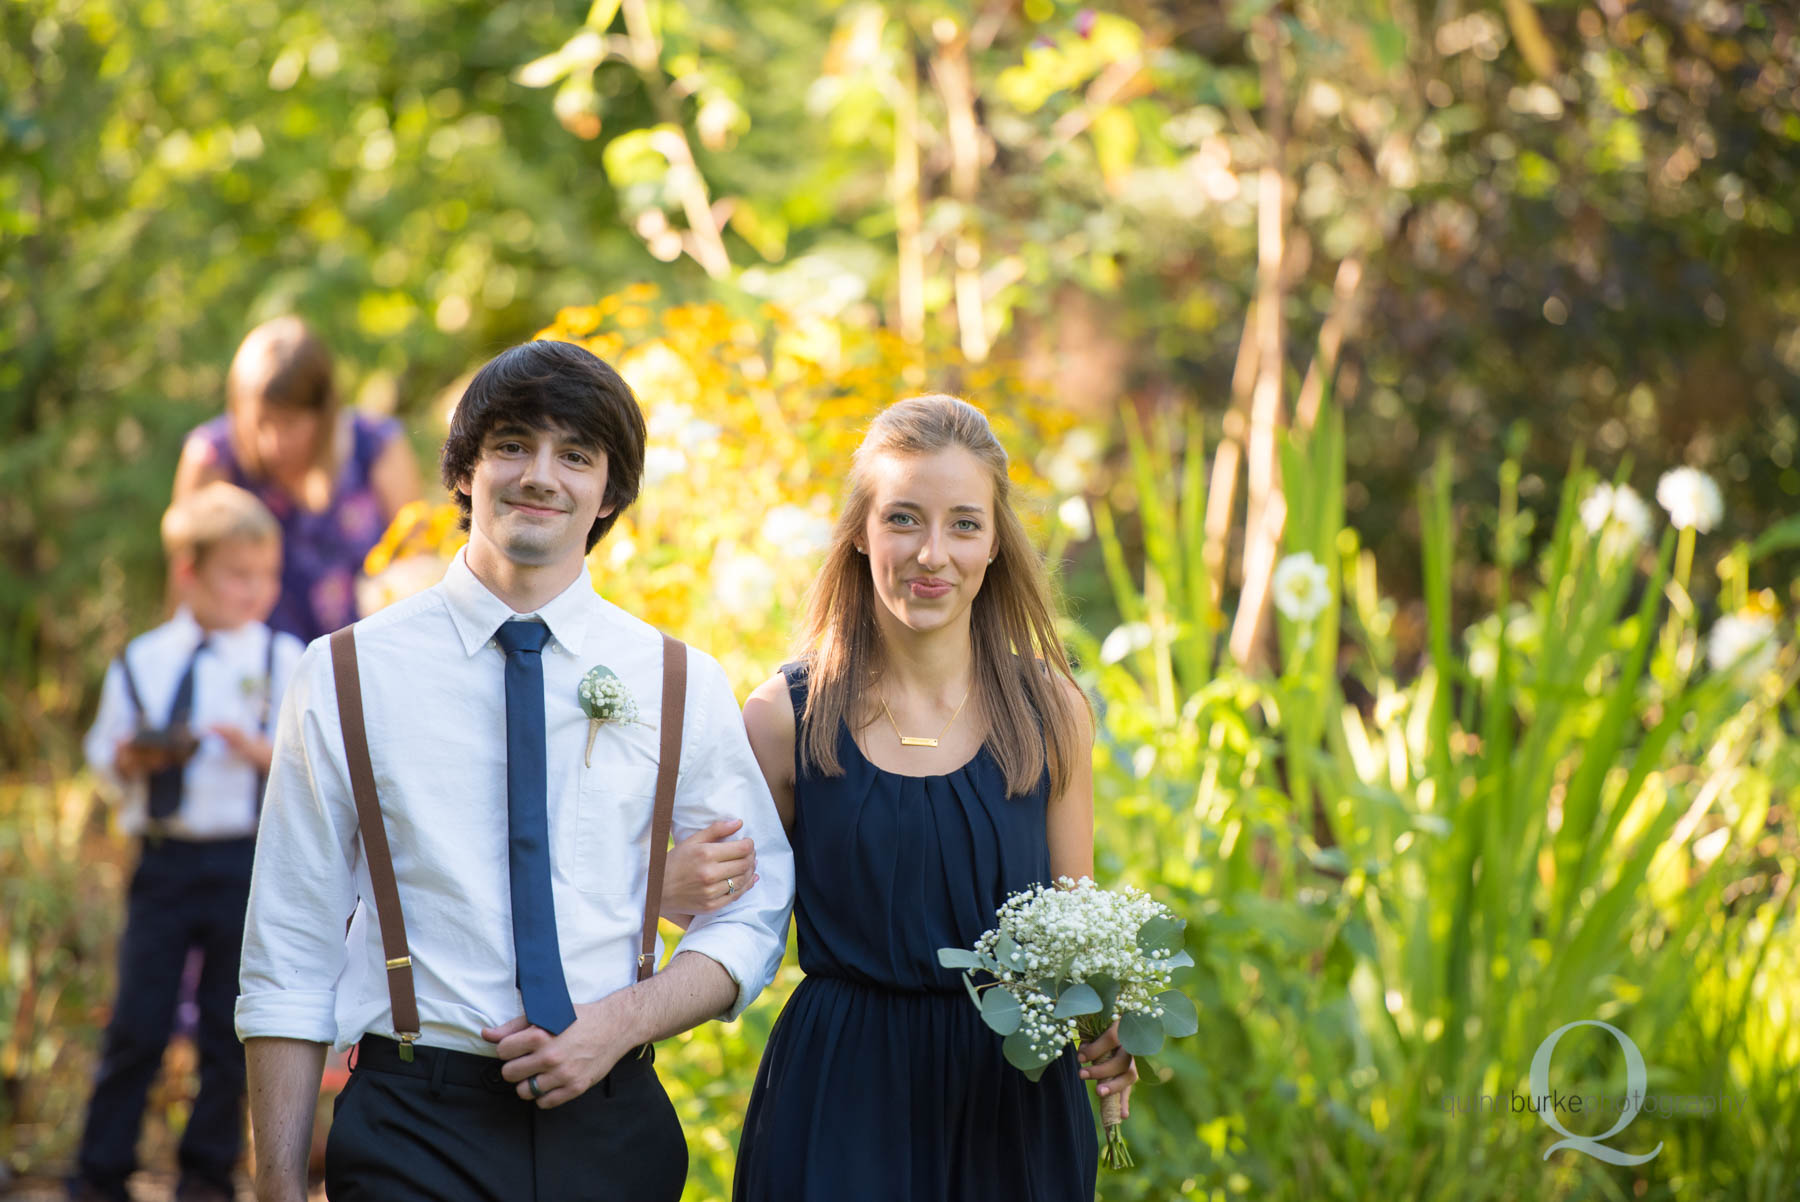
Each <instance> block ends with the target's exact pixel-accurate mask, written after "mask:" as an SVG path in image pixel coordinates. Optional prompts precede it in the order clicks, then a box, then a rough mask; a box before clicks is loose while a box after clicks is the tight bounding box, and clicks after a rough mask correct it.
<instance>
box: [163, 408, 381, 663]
mask: <svg viewBox="0 0 1800 1202" xmlns="http://www.w3.org/2000/svg"><path fill="white" fill-rule="evenodd" d="M351 432H352V438H351V449H350V457H349V459H348V460H346V461H345V463H344V468H343V471H342V472H341V473H339V475H338V478H337V480H336V482H335V483H334V485H333V487H332V490H331V504H330V505H329V506H327V507H326V508H325V510H324V511H323V512H321V513H313V512H312V511H311V510H309V509H307V508H306V507H304V506H303V505H301V504H299V503H298V502H297V501H295V500H294V498H293V497H291V496H289V495H288V494H287V493H286V492H285V491H284V490H282V489H281V488H280V487H278V486H277V485H275V484H273V483H270V482H269V481H265V480H252V479H251V478H250V477H249V476H247V475H245V473H244V470H243V468H242V467H241V466H240V465H239V464H238V460H237V453H236V452H235V451H234V450H233V449H232V446H231V427H230V425H229V419H228V418H226V417H224V416H220V417H216V418H214V419H213V420H211V421H209V422H207V423H206V424H205V425H203V426H199V427H197V428H196V429H195V430H194V432H193V433H192V434H190V435H188V437H189V438H192V439H198V440H199V441H200V442H201V443H202V444H204V445H205V446H206V448H207V450H208V451H210V452H211V462H212V463H213V464H214V465H216V466H217V467H218V468H219V470H220V471H221V472H223V473H224V476H225V479H227V480H229V481H230V482H231V483H233V484H235V485H237V486H238V487H239V488H244V489H248V490H249V491H250V492H252V493H255V494H256V496H257V497H258V498H259V499H260V500H261V501H262V503H263V504H265V505H267V506H268V507H269V510H270V512H272V513H273V514H274V515H275V520H276V521H278V522H280V523H281V539H282V548H281V598H280V600H278V601H276V602H275V612H274V613H272V614H270V615H269V625H270V626H272V627H274V628H275V629H276V630H284V631H286V632H287V633H289V634H291V635H294V636H295V637H297V638H299V639H300V640H301V641H303V642H311V641H312V640H313V639H316V638H318V637H319V636H321V635H326V634H330V633H331V632H332V631H334V630H336V629H337V628H338V627H340V626H345V625H348V624H349V623H350V622H352V621H354V620H355V619H356V588H355V582H356V576H357V573H358V572H360V571H361V570H362V562H363V557H364V556H366V555H368V553H369V550H370V548H372V547H374V545H375V544H376V543H377V542H379V541H381V535H382V532H383V530H385V529H386V522H385V521H384V520H383V518H382V513H381V503H380V500H379V499H378V498H377V497H376V495H375V490H374V488H373V487H372V486H371V485H370V482H369V473H370V472H371V471H372V470H373V468H374V466H375V460H376V459H377V458H379V457H380V455H381V453H382V451H384V450H386V449H387V446H388V444H389V443H390V442H392V441H393V440H394V439H395V438H397V437H399V435H400V432H401V431H400V423H399V422H397V421H395V420H394V419H392V418H373V417H365V416H364V415H362V414H360V413H356V414H352V415H351Z"/></svg>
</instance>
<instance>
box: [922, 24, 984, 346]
mask: <svg viewBox="0 0 1800 1202" xmlns="http://www.w3.org/2000/svg"><path fill="white" fill-rule="evenodd" d="M933 32H934V36H935V37H936V39H937V45H938V48H937V52H936V53H934V54H933V55H932V56H931V77H932V80H933V81H934V82H935V83H936V84H937V89H938V94H939V95H940V96H942V97H943V98H944V124H945V132H946V133H947V134H948V135H949V141H950V195H951V196H953V197H955V198H956V203H957V206H958V208H960V210H961V212H960V214H959V219H958V222H957V229H956V237H955V239H954V241H953V243H952V247H951V253H952V256H953V258H954V264H953V267H952V271H953V272H954V278H955V282H956V325H957V331H958V333H959V334H960V335H961V338H962V352H963V355H964V357H965V358H967V359H968V360H970V361H971V362H974V363H979V362H981V361H982V360H984V359H986V358H987V356H988V351H989V349H990V348H991V346H992V343H993V336H992V334H991V333H990V332H989V330H988V324H987V303H986V298H985V297H984V296H983V295H982V287H981V233H980V230H979V229H977V228H976V226H975V221H974V218H975V213H976V199H977V196H978V195H979V192H980V188H981V125H980V123H979V122H978V121H977V120H976V117H975V72H974V69H973V68H972V67H971V66H970V64H969V42H968V37H967V35H966V34H964V32H963V30H962V29H961V27H959V26H956V25H955V24H954V22H951V21H949V20H948V19H940V20H938V21H936V22H933Z"/></svg>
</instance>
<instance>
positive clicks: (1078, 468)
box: [1044, 426, 1104, 493]
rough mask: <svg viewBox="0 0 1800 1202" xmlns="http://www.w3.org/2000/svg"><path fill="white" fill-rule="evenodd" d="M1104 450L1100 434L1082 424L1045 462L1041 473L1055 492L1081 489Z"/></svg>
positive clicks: (1069, 491) (1072, 431)
mask: <svg viewBox="0 0 1800 1202" xmlns="http://www.w3.org/2000/svg"><path fill="white" fill-rule="evenodd" d="M1103 449H1104V448H1103V447H1102V446H1101V444H1100V436H1099V435H1097V434H1095V433H1094V432H1093V431H1092V430H1089V429H1087V428H1086V427H1085V426H1084V427H1081V428H1080V429H1075V430H1071V431H1069V434H1068V437H1066V438H1064V439H1063V440H1062V444H1061V445H1060V446H1058V447H1057V448H1056V451H1055V452H1054V453H1053V454H1052V455H1051V456H1050V461H1049V462H1048V463H1047V464H1045V465H1044V476H1045V478H1046V479H1048V480H1049V481H1050V483H1051V485H1052V486H1054V487H1055V489H1056V491H1057V492H1063V493H1073V492H1080V491H1081V490H1082V489H1083V488H1084V487H1086V485H1087V482H1088V476H1089V474H1090V473H1091V472H1092V471H1093V469H1094V464H1095V463H1096V462H1098V460H1099V458H1100V452H1101V451H1102V450H1103Z"/></svg>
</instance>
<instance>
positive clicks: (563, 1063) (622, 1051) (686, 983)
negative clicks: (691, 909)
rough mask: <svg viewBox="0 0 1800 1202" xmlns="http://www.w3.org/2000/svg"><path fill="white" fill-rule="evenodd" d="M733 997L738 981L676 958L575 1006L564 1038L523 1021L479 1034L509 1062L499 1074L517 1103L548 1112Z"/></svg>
mask: <svg viewBox="0 0 1800 1202" xmlns="http://www.w3.org/2000/svg"><path fill="white" fill-rule="evenodd" d="M737 993H738V986H737V982H735V981H733V980H732V979H731V974H730V973H728V972H726V971H725V969H724V968H723V967H721V966H720V964H719V963H718V961H716V960H714V959H712V958H711V957H709V956H706V955H704V954H702V953H700V952H683V951H677V952H676V953H675V958H674V959H673V960H670V961H669V963H668V965H667V966H666V967H665V968H664V969H663V970H662V971H661V972H659V973H657V974H656V975H655V976H653V977H650V978H649V979H648V980H643V981H639V982H638V983H637V984H635V985H628V986H626V987H625V988H624V989H620V990H618V991H616V992H614V993H609V994H607V995H606V996H605V997H603V998H601V999H600V1000H599V1001H597V1002H592V1003H589V1004H586V1005H582V1004H577V1005H576V1007H575V1021H574V1022H573V1023H572V1024H570V1026H569V1028H568V1029H567V1030H566V1031H564V1032H563V1033H562V1034H561V1035H552V1034H550V1032H548V1031H546V1030H544V1029H543V1028H542V1027H534V1026H532V1025H531V1024H530V1023H528V1022H526V1021H525V1018H524V1016H522V1015H521V1016H520V1017H518V1018H515V1019H513V1020H512V1021H511V1022H509V1023H506V1024H505V1025H504V1026H499V1027H483V1028H482V1029H481V1037H482V1038H483V1039H485V1040H487V1041H488V1042H489V1043H491V1044H494V1045H495V1051H496V1052H497V1053H498V1054H499V1056H500V1059H502V1060H504V1061H505V1062H506V1063H505V1064H503V1065H502V1066H501V1068H500V1074H501V1076H503V1077H505V1078H506V1079H507V1080H508V1081H511V1082H512V1083H513V1084H514V1085H515V1086H517V1087H518V1091H519V1096H520V1097H521V1098H525V1099H526V1100H528V1101H529V1100H531V1099H533V1098H536V1100H537V1104H538V1106H539V1107H540V1108H542V1109H544V1110H549V1109H550V1108H551V1107H554V1106H561V1105H562V1104H563V1103H564V1102H569V1101H573V1100H574V1099H576V1098H579V1097H580V1096H581V1095H582V1094H584V1093H586V1092H587V1091H588V1090H590V1089H592V1088H593V1087H594V1083H595V1082H597V1081H599V1080H600V1079H601V1078H602V1077H604V1076H606V1074H607V1073H610V1072H611V1071H612V1068H613V1065H615V1064H617V1063H618V1062H619V1061H620V1060H621V1059H623V1058H624V1057H625V1056H626V1055H628V1054H630V1053H631V1052H632V1050H633V1049H634V1048H636V1047H637V1046H638V1045H639V1044H644V1043H655V1042H656V1041H657V1040H659V1039H667V1038H668V1037H669V1036H671V1035H675V1034H677V1033H679V1032H681V1031H685V1030H687V1029H688V1028H689V1027H692V1026H694V1025H696V1024H698V1023H701V1022H704V1021H705V1020H707V1019H709V1018H713V1017H715V1016H717V1015H719V1014H722V1013H724V1012H725V1011H726V1010H727V1009H728V1008H729V1007H730V1006H731V1004H732V1001H733V1000H734V999H735V998H736V997H737ZM533 1077H536V1078H537V1084H538V1088H537V1091H536V1092H535V1093H534V1092H533V1091H532V1088H531V1079H532V1078H533Z"/></svg>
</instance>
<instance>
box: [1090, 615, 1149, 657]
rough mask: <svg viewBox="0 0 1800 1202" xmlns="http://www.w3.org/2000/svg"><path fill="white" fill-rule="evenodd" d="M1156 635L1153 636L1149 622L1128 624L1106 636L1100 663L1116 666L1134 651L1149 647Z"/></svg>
mask: <svg viewBox="0 0 1800 1202" xmlns="http://www.w3.org/2000/svg"><path fill="white" fill-rule="evenodd" d="M1153 638H1154V635H1152V634H1151V631H1150V625H1149V623H1147V622H1127V623H1125V625H1123V626H1120V627H1118V628H1117V629H1115V630H1114V631H1113V632H1112V633H1111V634H1109V635H1107V636H1106V641H1105V642H1104V643H1101V644H1100V662H1101V663H1103V664H1116V663H1118V662H1119V661H1120V660H1122V659H1124V658H1125V657H1126V656H1127V655H1130V654H1131V653H1132V652H1133V651H1142V650H1143V649H1144V648H1145V647H1148V646H1149V645H1150V643H1151V640H1152V639H1153Z"/></svg>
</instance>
